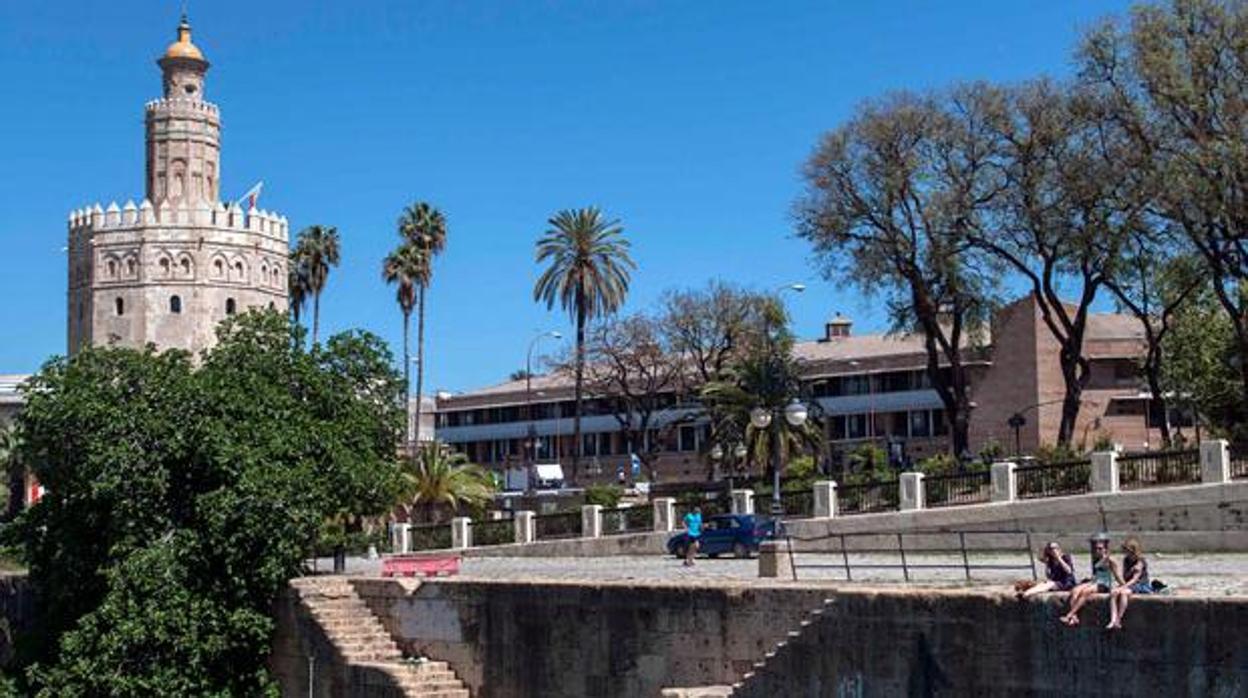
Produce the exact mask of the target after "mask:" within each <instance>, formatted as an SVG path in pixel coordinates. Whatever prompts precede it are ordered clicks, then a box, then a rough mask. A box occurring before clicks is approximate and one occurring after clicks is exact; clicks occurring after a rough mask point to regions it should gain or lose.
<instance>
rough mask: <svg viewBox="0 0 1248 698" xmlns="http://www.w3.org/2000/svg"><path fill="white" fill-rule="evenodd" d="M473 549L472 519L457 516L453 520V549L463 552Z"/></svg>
mask: <svg viewBox="0 0 1248 698" xmlns="http://www.w3.org/2000/svg"><path fill="white" fill-rule="evenodd" d="M471 547H472V519H470V518H468V517H467V516H456V517H455V518H453V519H451V548H453V549H455V550H463V549H464V548H471Z"/></svg>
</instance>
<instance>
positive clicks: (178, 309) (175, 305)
mask: <svg viewBox="0 0 1248 698" xmlns="http://www.w3.org/2000/svg"><path fill="white" fill-rule="evenodd" d="M169 312H171V313H173V314H174V315H181V314H182V298H181V297H180V296H170V297H169Z"/></svg>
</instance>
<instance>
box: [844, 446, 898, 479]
mask: <svg viewBox="0 0 1248 698" xmlns="http://www.w3.org/2000/svg"><path fill="white" fill-rule="evenodd" d="M845 464H846V466H847V467H848V469H849V471H848V473H847V474H846V475H845V482H843V483H841V484H843V485H859V484H863V483H866V482H879V481H881V480H892V479H895V478H896V477H897V473H896V472H894V470H893V468H892V467H891V466H890V465H889V464H888V452H887V451H885V450H884V449H883V448H880V447H879V446H876V445H875V444H872V443H864V444H860V445H859V446H858V447H857V448H855V449H854V450H853V451H850V452H849V454H848V455H846V456H845Z"/></svg>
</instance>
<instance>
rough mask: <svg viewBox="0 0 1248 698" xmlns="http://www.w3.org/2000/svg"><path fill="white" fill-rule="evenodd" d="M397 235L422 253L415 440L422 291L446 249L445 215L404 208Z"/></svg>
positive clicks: (421, 383)
mask: <svg viewBox="0 0 1248 698" xmlns="http://www.w3.org/2000/svg"><path fill="white" fill-rule="evenodd" d="M399 235H401V236H402V237H403V239H405V240H407V241H408V242H409V243H410V244H411V245H413V246H414V247H416V249H418V250H420V251H421V252H422V253H423V264H422V265H421V266H420V267H419V272H420V273H419V274H417V275H416V277H415V279H414V281H415V282H416V289H417V291H416V438H420V413H421V402H420V397H421V396H422V395H424V389H425V292H426V291H427V290H428V289H429V284H431V283H432V282H433V258H434V257H437V256H438V255H439V254H441V252H442V250H443V249H444V248H445V247H446V216H444V215H442V212H441V211H439V210H438V209H436V208H434V207H433V206H430V205H429V204H427V203H425V202H424V201H420V202H417V203H415V204H412V205H411V206H408V207H407V208H405V209H403V214H402V215H401V216H399Z"/></svg>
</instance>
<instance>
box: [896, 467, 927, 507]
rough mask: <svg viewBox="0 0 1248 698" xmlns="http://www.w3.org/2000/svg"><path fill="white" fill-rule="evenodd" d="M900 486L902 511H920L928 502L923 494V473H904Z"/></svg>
mask: <svg viewBox="0 0 1248 698" xmlns="http://www.w3.org/2000/svg"><path fill="white" fill-rule="evenodd" d="M899 486H900V487H901V492H900V493H899V494H900V498H901V510H902V511H918V510H919V509H922V508H923V506H924V505H925V504H926V503H927V499H926V497H924V494H923V473H916V472H910V473H902V474H901V481H900V484H899Z"/></svg>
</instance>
